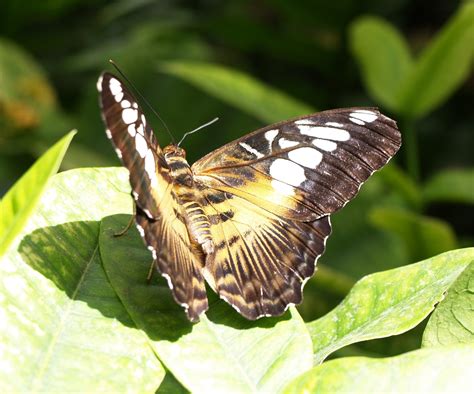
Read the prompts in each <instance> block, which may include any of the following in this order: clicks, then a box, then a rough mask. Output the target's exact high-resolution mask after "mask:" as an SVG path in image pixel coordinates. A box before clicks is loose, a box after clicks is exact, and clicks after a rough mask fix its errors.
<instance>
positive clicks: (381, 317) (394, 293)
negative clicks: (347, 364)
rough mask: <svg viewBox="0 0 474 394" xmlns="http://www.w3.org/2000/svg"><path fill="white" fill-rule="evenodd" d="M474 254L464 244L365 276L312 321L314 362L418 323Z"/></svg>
mask: <svg viewBox="0 0 474 394" xmlns="http://www.w3.org/2000/svg"><path fill="white" fill-rule="evenodd" d="M473 259H474V248H469V249H459V250H455V251H451V252H447V253H444V254H441V255H439V256H436V257H432V258H430V259H428V260H425V261H421V262H419V263H417V264H412V265H409V266H406V267H401V268H396V269H393V270H389V271H384V272H378V273H376V274H372V275H369V276H366V277H364V278H363V279H361V280H360V281H359V282H357V283H356V284H355V286H354V287H353V288H352V290H351V292H350V293H349V294H348V295H347V297H346V298H345V299H344V300H343V301H342V303H341V304H340V305H339V306H338V307H337V308H335V309H334V310H332V311H331V312H329V313H328V314H327V315H325V316H323V317H322V318H320V319H318V320H315V321H313V322H311V323H308V324H307V327H308V329H309V331H310V334H311V338H312V340H313V350H314V358H315V363H316V364H319V363H321V362H322V361H323V360H324V359H325V358H326V357H327V356H328V355H330V354H331V353H332V352H334V351H336V350H337V349H340V348H342V347H344V346H347V345H349V344H352V343H356V342H361V341H367V340H369V339H374V338H383V337H387V336H390V335H396V334H400V333H403V332H405V331H408V330H409V329H411V328H413V327H415V326H416V325H417V324H418V323H420V322H421V321H422V320H423V319H424V318H425V317H426V316H427V315H428V314H429V313H430V312H431V311H432V310H433V307H434V305H435V304H436V303H438V302H439V301H440V300H441V299H442V298H443V293H444V292H445V291H446V290H447V289H448V288H449V286H450V285H451V284H452V283H453V282H454V281H455V280H456V278H457V277H458V275H459V274H460V273H461V272H462V271H463V269H464V268H465V267H466V266H467V265H468V264H469V263H470V262H471V261H472V260H473Z"/></svg>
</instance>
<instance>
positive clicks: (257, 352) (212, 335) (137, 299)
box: [100, 215, 312, 393]
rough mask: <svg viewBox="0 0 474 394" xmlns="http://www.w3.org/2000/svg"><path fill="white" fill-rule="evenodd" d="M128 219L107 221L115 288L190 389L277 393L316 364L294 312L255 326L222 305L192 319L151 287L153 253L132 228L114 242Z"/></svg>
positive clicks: (105, 245)
mask: <svg viewBox="0 0 474 394" xmlns="http://www.w3.org/2000/svg"><path fill="white" fill-rule="evenodd" d="M128 220H129V217H128V216H124V215H121V216H120V215H114V216H111V217H108V218H106V219H104V220H103V222H102V230H101V236H100V237H101V238H100V253H101V256H102V260H103V262H104V267H105V270H106V273H107V275H108V277H109V279H110V282H111V284H112V286H113V287H114V289H115V291H116V292H117V294H118V296H119V297H120V299H121V300H122V302H123V304H124V305H125V307H126V308H127V311H128V312H129V314H130V316H131V318H132V319H133V321H134V322H135V324H136V326H137V327H139V328H140V329H142V330H143V331H145V332H146V333H147V335H148V336H149V338H150V339H151V341H152V346H153V349H154V350H155V352H156V354H157V355H158V357H159V358H160V360H161V361H162V362H163V363H164V364H165V366H166V367H167V368H168V369H169V370H170V371H171V372H172V373H173V375H174V376H175V377H176V378H177V379H178V380H179V381H180V382H181V383H182V384H183V385H184V386H185V387H186V388H188V389H189V390H190V391H192V392H197V393H199V392H210V391H213V392H245V393H246V392H275V391H277V390H278V389H280V388H282V387H283V386H284V385H285V384H286V383H288V382H289V381H290V380H291V379H292V378H294V377H296V376H298V375H299V374H300V373H302V372H304V371H306V370H308V369H309V368H311V366H312V351H311V339H310V337H309V335H308V332H307V330H306V328H305V325H304V322H303V321H302V319H301V317H300V316H299V315H298V312H296V310H295V309H292V310H291V312H289V313H286V314H285V316H284V317H282V318H267V319H263V320H260V321H257V322H251V321H248V320H246V319H244V318H242V317H241V316H240V315H239V314H238V313H237V312H236V311H234V310H233V309H232V308H230V307H229V306H228V305H227V304H225V303H224V302H223V301H214V302H211V306H210V311H209V312H208V313H207V316H202V318H201V321H200V322H199V323H198V324H191V323H189V322H188V321H187V320H186V317H185V314H184V311H183V308H182V307H180V306H178V305H177V304H176V303H175V302H174V301H173V299H172V297H171V294H170V290H169V288H168V286H167V284H166V282H165V281H164V280H163V279H162V278H161V277H160V280H159V281H158V282H157V283H156V284H155V280H153V284H150V285H147V283H146V276H147V273H148V270H149V267H150V263H151V255H150V253H149V252H148V251H147V250H146V248H145V247H144V246H143V242H142V240H141V239H140V236H139V234H138V232H137V231H136V230H135V229H133V230H130V231H129V232H128V233H127V234H126V235H124V236H122V237H120V238H118V239H117V238H115V237H113V234H114V233H116V232H117V231H118V230H120V229H121V228H123V227H124V226H125V225H126V223H127V221H128Z"/></svg>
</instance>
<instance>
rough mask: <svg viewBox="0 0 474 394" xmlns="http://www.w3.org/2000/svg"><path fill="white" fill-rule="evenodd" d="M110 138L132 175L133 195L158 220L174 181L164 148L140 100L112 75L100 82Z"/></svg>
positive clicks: (106, 76) (103, 110)
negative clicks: (162, 203) (157, 138)
mask: <svg viewBox="0 0 474 394" xmlns="http://www.w3.org/2000/svg"><path fill="white" fill-rule="evenodd" d="M97 87H98V89H99V92H100V104H101V107H102V117H103V119H104V122H105V124H106V127H107V129H106V133H107V137H109V139H110V140H112V142H113V144H114V146H115V151H116V152H117V155H118V157H119V158H120V159H121V161H122V163H123V164H124V166H125V167H126V168H127V169H128V170H129V172H130V183H131V185H132V194H133V197H134V199H135V201H136V203H137V205H138V206H139V207H140V208H141V209H142V210H143V212H145V213H146V214H147V216H148V217H150V218H156V217H159V215H160V212H159V202H160V201H161V199H162V198H163V196H164V195H165V193H166V192H167V190H168V188H169V185H170V182H171V179H170V178H169V176H168V172H169V171H168V168H167V165H166V162H165V160H164V157H163V154H162V152H161V149H160V147H159V145H158V142H157V141H156V138H155V135H154V134H153V131H152V129H151V127H150V126H149V125H148V124H147V122H146V119H145V116H144V114H143V112H142V111H141V109H140V107H139V106H138V103H137V101H136V100H135V98H134V97H133V95H132V94H131V93H130V92H129V91H128V89H127V88H126V87H125V86H124V85H123V84H122V83H121V82H120V81H119V80H118V79H117V78H116V77H114V76H113V75H112V74H109V73H103V74H102V76H101V77H100V78H99V81H98V82H97Z"/></svg>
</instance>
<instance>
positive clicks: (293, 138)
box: [192, 108, 401, 220]
mask: <svg viewBox="0 0 474 394" xmlns="http://www.w3.org/2000/svg"><path fill="white" fill-rule="evenodd" d="M400 143H401V139H400V133H399V132H398V130H397V127H396V123H395V122H394V121H393V120H391V119H389V118H387V117H386V116H384V115H382V114H381V113H380V112H379V111H378V110H377V109H375V108H344V109H337V110H330V111H324V112H320V113H317V114H313V115H309V116H305V117H301V118H298V119H294V120H290V121H285V122H281V123H278V124H274V125H271V126H267V127H265V128H263V129H260V130H257V131H255V132H253V133H251V134H248V135H246V136H244V137H242V138H241V139H239V140H237V141H234V142H231V143H229V144H226V145H224V146H223V147H221V148H219V149H217V150H215V151H213V152H211V153H210V154H208V155H207V156H205V157H203V158H202V159H200V160H199V161H197V162H196V163H195V164H194V165H193V167H192V168H193V171H194V173H195V174H196V176H197V178H199V179H200V180H201V181H202V182H203V183H204V184H205V185H207V186H208V187H212V188H215V189H218V190H222V191H228V192H230V193H233V194H236V195H239V196H241V197H243V198H245V199H247V200H249V201H252V202H254V203H255V204H257V205H260V206H265V207H266V209H268V210H270V211H272V212H274V213H275V214H278V215H280V216H283V217H286V218H290V219H296V220H314V219H316V218H319V217H321V216H324V215H327V214H330V213H333V212H335V211H336V210H338V209H340V208H341V207H342V206H344V204H346V203H347V202H348V201H349V200H350V199H352V198H353V197H354V196H355V195H356V194H357V192H358V190H359V188H360V186H361V185H362V183H363V182H365V181H366V180H367V178H368V177H369V176H370V175H371V174H372V173H373V172H374V171H376V170H378V169H380V168H381V167H382V166H383V165H385V164H386V163H387V162H388V160H390V158H391V157H392V156H393V155H394V154H395V152H396V151H397V150H398V148H399V147H400Z"/></svg>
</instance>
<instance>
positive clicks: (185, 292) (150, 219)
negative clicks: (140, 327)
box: [97, 73, 207, 321]
mask: <svg viewBox="0 0 474 394" xmlns="http://www.w3.org/2000/svg"><path fill="white" fill-rule="evenodd" d="M97 87H98V90H99V92H100V103H101V107H102V117H103V118H104V122H105V124H106V127H107V130H106V133H107V136H108V137H109V139H111V140H112V142H113V144H114V146H115V150H116V152H117V155H118V156H119V158H120V159H121V160H122V163H123V164H124V166H125V167H126V168H127V169H128V170H129V172H130V184H131V186H132V195H133V198H134V200H135V203H136V222H137V227H138V230H139V231H140V234H141V236H142V238H143V239H144V241H145V243H146V245H147V247H148V249H150V250H151V251H152V253H153V258H154V260H155V261H156V265H157V266H158V269H159V271H160V272H161V273H162V274H163V276H165V277H166V279H167V280H168V284H169V286H170V288H171V290H172V292H173V296H174V298H175V300H176V302H178V303H179V304H180V305H182V306H183V307H184V308H185V310H186V313H187V315H188V318H189V319H190V320H192V321H195V320H197V319H198V316H199V315H200V314H201V313H202V312H203V311H205V310H207V296H206V292H205V285H204V279H203V277H202V273H201V268H202V257H201V256H199V255H198V254H196V253H194V252H193V251H191V242H190V240H189V236H188V232H187V229H186V225H185V224H184V221H183V218H182V214H181V206H180V205H179V203H178V201H177V198H176V195H175V193H174V191H173V179H172V178H171V177H170V174H169V168H168V166H167V163H166V161H165V158H164V156H163V153H162V151H161V148H160V146H159V145H158V142H157V140H156V138H155V135H154V134H153V131H152V129H151V127H150V126H149V125H148V124H147V121H146V119H145V116H144V114H143V112H142V110H141V109H140V107H139V105H138V104H137V101H136V100H135V98H134V97H133V95H132V94H131V93H130V92H129V91H128V89H127V88H126V86H125V85H123V84H122V83H121V82H120V81H119V79H118V78H116V77H115V76H113V75H112V74H109V73H104V74H102V76H101V77H100V78H99V81H98V83H97Z"/></svg>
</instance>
